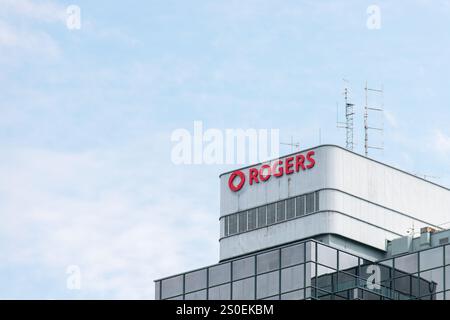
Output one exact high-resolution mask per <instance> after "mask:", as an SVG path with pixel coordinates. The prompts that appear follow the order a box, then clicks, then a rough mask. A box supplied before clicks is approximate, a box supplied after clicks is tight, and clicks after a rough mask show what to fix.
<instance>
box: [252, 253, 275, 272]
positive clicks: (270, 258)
mask: <svg viewBox="0 0 450 320" xmlns="http://www.w3.org/2000/svg"><path fill="white" fill-rule="evenodd" d="M279 259H280V257H279V251H278V250H274V251H270V252H267V253H263V254H260V255H258V257H257V270H258V273H262V272H267V271H272V270H275V269H278V268H279V267H280V266H279Z"/></svg>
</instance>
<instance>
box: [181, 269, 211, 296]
mask: <svg viewBox="0 0 450 320" xmlns="http://www.w3.org/2000/svg"><path fill="white" fill-rule="evenodd" d="M184 285H185V292H191V291H197V290H200V289H204V288H206V269H202V270H198V271H194V272H190V273H186V275H185V278H184Z"/></svg>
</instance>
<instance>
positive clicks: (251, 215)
mask: <svg viewBox="0 0 450 320" xmlns="http://www.w3.org/2000/svg"><path fill="white" fill-rule="evenodd" d="M255 228H256V209H252V210H249V211H248V230H253V229H255Z"/></svg>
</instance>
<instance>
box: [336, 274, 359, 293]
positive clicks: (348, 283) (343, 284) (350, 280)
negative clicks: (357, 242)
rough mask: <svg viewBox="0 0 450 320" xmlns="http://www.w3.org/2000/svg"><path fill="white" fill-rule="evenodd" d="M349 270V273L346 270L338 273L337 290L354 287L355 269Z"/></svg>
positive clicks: (355, 284) (355, 280)
mask: <svg viewBox="0 0 450 320" xmlns="http://www.w3.org/2000/svg"><path fill="white" fill-rule="evenodd" d="M350 272H351V273H348V272H347V271H346V272H339V273H338V279H339V282H338V283H339V287H338V288H337V290H343V289H347V288H355V287H356V286H357V279H358V276H356V270H350Z"/></svg>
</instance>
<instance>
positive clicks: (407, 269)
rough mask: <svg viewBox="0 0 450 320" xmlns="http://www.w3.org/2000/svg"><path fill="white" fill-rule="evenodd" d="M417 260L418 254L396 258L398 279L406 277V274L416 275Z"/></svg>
mask: <svg viewBox="0 0 450 320" xmlns="http://www.w3.org/2000/svg"><path fill="white" fill-rule="evenodd" d="M417 259H418V256H417V253H413V254H408V255H406V256H402V257H399V258H395V262H394V263H395V272H396V277H397V276H401V275H404V274H405V273H416V272H417V271H418V260H417Z"/></svg>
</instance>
